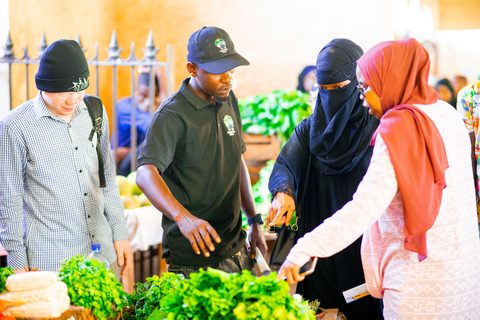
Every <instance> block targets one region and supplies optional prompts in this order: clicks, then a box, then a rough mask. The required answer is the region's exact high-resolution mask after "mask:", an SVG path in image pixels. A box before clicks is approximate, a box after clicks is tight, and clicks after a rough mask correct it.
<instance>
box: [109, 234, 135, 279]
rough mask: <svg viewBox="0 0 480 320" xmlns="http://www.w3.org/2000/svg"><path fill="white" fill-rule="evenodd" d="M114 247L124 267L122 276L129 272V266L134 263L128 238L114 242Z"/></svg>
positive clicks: (119, 261) (120, 263) (118, 259)
mask: <svg viewBox="0 0 480 320" xmlns="http://www.w3.org/2000/svg"><path fill="white" fill-rule="evenodd" d="M113 247H114V248H115V251H116V252H117V262H118V265H119V266H120V267H121V268H122V267H123V268H122V272H121V276H122V277H123V275H124V274H125V273H126V272H127V270H128V268H130V267H131V266H132V265H133V254H132V249H131V248H130V243H129V242H128V240H120V241H116V242H114V243H113Z"/></svg>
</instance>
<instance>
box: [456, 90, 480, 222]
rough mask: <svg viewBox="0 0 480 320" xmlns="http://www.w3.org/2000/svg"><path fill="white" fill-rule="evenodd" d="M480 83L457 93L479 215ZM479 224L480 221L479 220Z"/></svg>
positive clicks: (458, 109) (458, 108)
mask: <svg viewBox="0 0 480 320" xmlns="http://www.w3.org/2000/svg"><path fill="white" fill-rule="evenodd" d="M479 106H480V81H477V82H474V83H472V84H470V85H468V86H466V87H464V88H463V89H461V90H460V92H459V93H458V100H457V111H458V113H460V116H461V117H462V120H463V122H464V123H465V126H466V128H467V130H468V134H469V137H470V144H471V147H472V152H471V159H472V168H473V178H474V184H475V190H476V198H477V213H478V214H480V200H479V199H480V186H479V184H478V181H479V179H478V174H479V173H480V170H479V169H478V165H479V163H478V155H479V153H480V136H479V132H478V126H479V121H480V120H479V119H480V114H479V112H480V108H479ZM479 222H480V219H479Z"/></svg>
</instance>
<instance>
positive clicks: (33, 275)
mask: <svg viewBox="0 0 480 320" xmlns="http://www.w3.org/2000/svg"><path fill="white" fill-rule="evenodd" d="M5 286H6V288H7V290H8V291H7V292H5V293H3V294H1V295H0V301H2V303H3V305H4V307H5V311H3V314H4V315H6V316H11V317H21V318H57V317H60V316H61V315H62V313H63V312H65V311H67V310H68V308H69V306H70V298H69V296H68V295H67V285H66V284H65V283H64V282H62V281H59V278H58V276H57V274H56V273H55V272H48V271H42V272H26V273H18V274H13V275H10V276H8V278H7V279H6V283H5Z"/></svg>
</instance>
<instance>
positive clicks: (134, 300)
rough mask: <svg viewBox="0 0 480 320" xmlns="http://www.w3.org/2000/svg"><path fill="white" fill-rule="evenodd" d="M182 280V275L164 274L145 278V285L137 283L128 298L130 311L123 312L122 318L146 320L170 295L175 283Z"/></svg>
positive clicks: (126, 319)
mask: <svg viewBox="0 0 480 320" xmlns="http://www.w3.org/2000/svg"><path fill="white" fill-rule="evenodd" d="M183 279H184V277H183V275H178V274H175V273H171V272H166V273H163V274H162V276H161V277H159V276H157V275H154V276H153V277H150V278H147V279H146V282H145V283H141V282H139V283H137V284H136V285H135V291H134V292H133V293H132V294H131V295H129V296H128V305H129V306H130V307H129V309H130V310H128V311H127V312H124V314H123V318H124V319H125V320H129V319H132V320H133V319H137V320H142V319H147V318H148V317H149V316H150V314H151V313H152V312H153V311H154V310H155V309H157V308H159V307H160V301H161V299H162V298H163V297H165V296H166V295H167V294H170V293H172V292H173V290H174V289H175V286H176V285H177V282H178V281H180V280H183ZM125 309H126V308H124V311H125Z"/></svg>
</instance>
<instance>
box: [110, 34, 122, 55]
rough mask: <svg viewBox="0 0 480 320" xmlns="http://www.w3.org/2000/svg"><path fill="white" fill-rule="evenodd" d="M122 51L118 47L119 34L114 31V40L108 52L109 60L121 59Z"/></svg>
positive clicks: (111, 41)
mask: <svg viewBox="0 0 480 320" xmlns="http://www.w3.org/2000/svg"><path fill="white" fill-rule="evenodd" d="M122 51H123V49H122V48H120V47H119V46H118V41H117V32H116V31H113V33H112V39H111V40H110V46H109V47H108V48H107V52H108V58H107V60H117V59H120V52H122Z"/></svg>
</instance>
